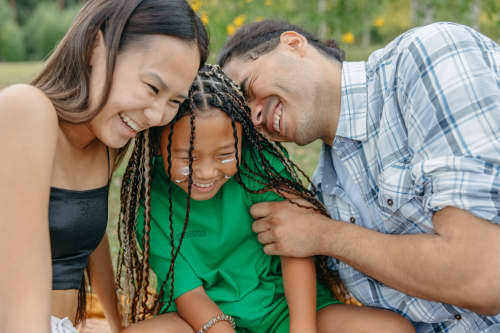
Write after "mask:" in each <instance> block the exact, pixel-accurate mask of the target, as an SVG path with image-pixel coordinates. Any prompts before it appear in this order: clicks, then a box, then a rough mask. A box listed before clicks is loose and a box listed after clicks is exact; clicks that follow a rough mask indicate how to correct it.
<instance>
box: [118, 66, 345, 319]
mask: <svg viewBox="0 0 500 333" xmlns="http://www.w3.org/2000/svg"><path fill="white" fill-rule="evenodd" d="M213 108H215V109H218V110H221V111H222V112H224V113H225V114H226V115H227V116H228V117H229V118H230V119H231V123H232V126H233V135H234V139H235V143H234V144H235V156H236V162H237V166H238V172H237V173H236V174H235V176H234V178H235V180H236V181H237V182H238V183H239V184H240V185H241V186H242V187H243V188H244V189H245V190H246V191H248V192H251V193H257V194H258V193H263V192H267V191H274V192H276V193H278V194H279V195H281V196H282V197H283V198H286V196H288V197H295V198H301V199H304V200H305V201H307V202H308V205H307V208H309V209H313V210H316V211H318V212H320V213H321V214H323V215H328V213H327V211H326V209H325V208H324V206H323V205H322V204H321V202H319V201H318V200H317V199H316V196H315V193H316V189H315V188H314V186H312V189H311V190H309V189H307V188H306V187H305V185H304V184H303V183H302V182H301V180H300V176H302V177H304V178H305V179H307V181H308V182H309V183H311V182H310V179H309V178H308V177H307V175H306V174H305V173H304V172H303V171H302V170H301V169H300V168H299V167H298V166H297V165H296V164H294V163H293V162H292V161H291V160H290V159H289V158H288V157H287V156H288V154H287V152H286V149H285V148H284V147H283V146H282V145H281V144H279V143H273V142H270V141H268V140H267V139H266V138H265V137H264V136H262V135H261V134H260V133H259V132H257V130H256V129H255V127H254V125H253V124H252V121H251V118H250V110H249V108H248V106H247V105H246V104H245V100H244V97H243V95H242V93H241V91H240V89H239V87H238V86H237V85H236V84H235V83H234V82H233V81H232V80H231V79H229V78H228V77H227V76H226V75H225V74H224V72H223V71H222V70H221V69H220V67H219V66H217V65H215V66H206V67H205V68H204V69H202V70H201V71H200V73H199V74H198V76H197V77H196V79H195V81H194V83H193V85H192V86H191V89H190V92H189V98H188V99H186V101H185V102H184V103H183V104H182V105H181V106H180V108H179V112H178V113H177V115H176V117H175V118H174V119H173V120H172V122H171V123H170V124H169V125H168V126H170V133H169V138H168V144H167V149H166V150H167V151H166V152H162V154H167V159H168V165H169V167H168V170H167V174H168V176H169V177H170V176H171V170H170V165H171V160H170V155H171V154H170V152H171V142H172V136H173V133H174V126H173V124H175V122H176V121H178V120H179V119H181V118H183V117H184V116H188V117H190V123H191V136H190V149H189V177H188V189H189V191H188V194H187V208H186V217H185V221H184V226H183V230H182V234H181V237H180V238H179V244H178V245H177V246H175V245H174V243H173V240H174V235H173V223H172V186H173V185H172V184H171V182H169V183H168V184H169V185H168V189H167V191H168V198H169V223H170V225H169V226H170V240H171V249H170V250H171V255H172V260H171V262H170V268H169V270H168V272H167V275H166V277H164V279H163V283H162V285H161V286H160V288H159V290H160V292H159V294H158V295H155V294H154V292H152V291H151V290H150V289H149V284H150V282H149V278H150V276H149V268H150V267H149V250H150V244H149V242H150V234H149V233H150V230H151V225H150V223H151V206H150V203H151V178H152V168H153V165H152V163H153V151H155V150H157V149H158V147H159V140H160V135H161V131H162V129H161V128H153V129H151V130H149V131H147V132H144V133H141V135H140V137H138V139H137V144H136V146H135V147H136V149H134V151H133V153H132V157H131V159H130V161H129V164H128V166H127V169H126V172H125V176H124V179H123V183H122V192H121V202H122V206H121V217H120V224H119V234H120V245H121V249H122V250H121V252H120V258H119V264H118V276H117V277H118V280H119V281H121V280H124V281H130V287H132V288H131V292H132V300H131V302H130V309H129V318H128V319H129V321H131V322H135V321H137V320H143V319H145V318H146V317H147V316H149V315H154V314H158V312H159V311H160V309H163V308H166V309H168V308H169V307H170V305H171V303H172V297H173V288H174V264H175V260H176V257H177V255H178V253H179V249H180V247H181V244H182V241H183V239H184V234H185V231H186V228H187V224H188V221H189V211H190V196H191V186H192V183H193V178H192V165H193V149H194V147H193V142H194V137H195V122H194V119H195V117H196V115H197V114H201V113H203V112H212V109H213ZM236 123H240V124H241V126H242V140H243V144H244V145H246V147H249V149H248V151H249V152H250V160H249V161H247V160H245V159H242V160H241V161H240V160H239V158H238V156H239V154H238V136H237V131H236V126H235V124H236ZM269 156H272V157H273V158H276V159H278V160H280V162H281V164H282V165H283V166H284V167H285V169H286V171H287V172H286V173H283V171H280V170H277V169H276V168H275V167H274V166H273V164H271V162H270V161H269ZM252 165H253V166H256V165H258V166H259V168H255V167H252ZM242 176H243V178H249V179H252V180H253V181H254V182H256V183H257V184H260V186H261V187H260V188H249V187H248V186H247V184H245V182H244V181H242ZM290 176H291V177H290ZM141 200H142V202H143V203H144V235H143V238H142V240H137V239H136V237H135V233H136V223H137V212H138V207H139V204H140V202H141ZM287 200H288V199H287ZM289 201H290V202H292V203H293V204H295V205H297V206H301V207H305V205H301V204H299V203H298V202H296V201H294V200H289ZM138 241H140V242H141V243H142V244H143V250H142V251H140V247H139V246H138V243H137V242H138ZM319 263H320V268H321V272H322V273H323V274H322V275H323V276H324V277H325V278H326V279H327V282H330V283H329V284H330V285H331V286H332V287H335V288H334V290H335V289H337V291H342V293H345V289H343V284H342V283H341V282H340V280H339V279H338V277H335V276H332V274H331V273H330V272H329V270H328V269H327V267H326V264H325V258H320V260H319ZM123 273H125V279H122V278H121V277H122V274H123ZM168 281H170V283H169V285H168V288H169V291H170V292H169V293H168V295H169V298H168V301H167V302H165V301H164V295H165V288H166V283H167V282H168ZM165 305H166V307H165Z"/></svg>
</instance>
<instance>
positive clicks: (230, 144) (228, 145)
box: [218, 142, 234, 150]
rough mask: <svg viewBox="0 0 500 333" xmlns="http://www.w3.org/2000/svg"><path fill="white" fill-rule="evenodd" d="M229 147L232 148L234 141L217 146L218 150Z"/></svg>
mask: <svg viewBox="0 0 500 333" xmlns="http://www.w3.org/2000/svg"><path fill="white" fill-rule="evenodd" d="M229 148H234V143H233V142H231V143H228V144H227V145H225V146H223V147H219V148H218V150H223V149H229Z"/></svg>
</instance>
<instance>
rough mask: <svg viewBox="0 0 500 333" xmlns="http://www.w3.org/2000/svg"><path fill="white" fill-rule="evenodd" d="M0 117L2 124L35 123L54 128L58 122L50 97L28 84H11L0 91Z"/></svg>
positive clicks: (28, 124) (21, 125)
mask: <svg viewBox="0 0 500 333" xmlns="http://www.w3.org/2000/svg"><path fill="white" fill-rule="evenodd" d="M0 119H1V120H2V123H3V124H9V126H15V127H18V126H19V127H23V125H26V126H30V125H32V124H35V123H36V124H38V126H42V127H45V126H48V127H49V128H52V129H55V128H54V126H55V127H57V124H58V121H57V112H56V110H55V108H54V105H53V104H52V102H51V101H50V99H49V98H48V97H47V95H45V94H44V93H43V92H42V91H41V90H40V89H38V88H36V87H34V86H32V85H28V84H16V85H12V86H9V87H7V88H5V89H4V90H2V91H0ZM49 128H44V129H49Z"/></svg>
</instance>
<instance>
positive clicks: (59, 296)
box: [51, 289, 78, 323]
mask: <svg viewBox="0 0 500 333" xmlns="http://www.w3.org/2000/svg"><path fill="white" fill-rule="evenodd" d="M77 308H78V290H76V289H69V290H52V311H51V314H52V315H53V316H55V317H58V318H61V319H62V318H64V317H68V318H69V320H71V322H73V323H74V322H75V316H76V309H77Z"/></svg>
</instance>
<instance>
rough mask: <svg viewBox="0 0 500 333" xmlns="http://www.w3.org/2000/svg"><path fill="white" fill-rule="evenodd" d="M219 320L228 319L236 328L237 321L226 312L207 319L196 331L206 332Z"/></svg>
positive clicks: (198, 332)
mask: <svg viewBox="0 0 500 333" xmlns="http://www.w3.org/2000/svg"><path fill="white" fill-rule="evenodd" d="M219 321H227V322H228V323H229V325H231V327H232V328H236V323H235V322H234V319H233V317H231V316H228V315H226V314H224V313H219V314H218V315H217V316H215V317H213V318H212V319H210V320H209V321H207V322H206V323H205V324H204V325H203V326H202V327H201V328H200V329H199V330H198V331H197V332H196V333H205V332H206V331H208V330H209V329H210V328H212V327H213V326H214V325H215V324H217V323H218V322H219Z"/></svg>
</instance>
